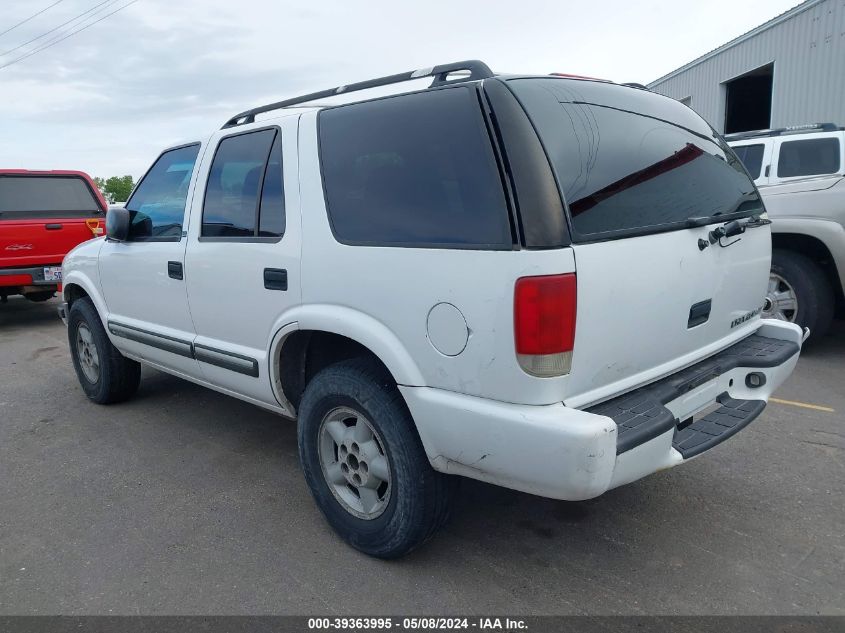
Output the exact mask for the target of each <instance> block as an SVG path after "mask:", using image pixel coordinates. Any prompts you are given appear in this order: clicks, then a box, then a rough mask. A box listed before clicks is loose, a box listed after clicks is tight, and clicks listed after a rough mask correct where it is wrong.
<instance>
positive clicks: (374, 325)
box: [269, 305, 425, 411]
mask: <svg viewBox="0 0 845 633" xmlns="http://www.w3.org/2000/svg"><path fill="white" fill-rule="evenodd" d="M291 319H295V320H291ZM287 321H288V322H287V324H286V325H284V326H281V327H279V328H278V329H277V331H276V335H275V336H274V338H273V341H272V343H271V347H270V354H269V361H270V367H269V373H270V377H271V380H272V383H273V390H274V392H275V394H276V397H277V399H278V400H279V402H280V403H281V404H282V406H285V407H290V408H291V410H292V411H295V410H296V408H297V407H298V405H299V397H300V396H301V395H302V391H303V390H304V389H305V386H306V385H307V384H308V381H309V380H310V379H311V377H313V375H314V374H315V373H316V372H317V371H319V370H320V369H321V368H322V367H325V366H327V365H329V364H332V363H334V362H338V361H340V360H345V359H347V358H352V357H355V356H361V355H369V356H371V357H372V358H374V359H375V360H377V361H378V362H379V363H380V364H381V365H382V366H383V367H384V369H385V371H386V372H387V373H389V374H390V376H391V377H392V378H393V381H394V382H395V383H396V384H397V385H413V386H421V385H424V384H425V383H424V380H423V376H422V373H421V372H420V369H419V367H418V366H417V364H416V363H415V362H414V360H413V358H412V357H411V355H410V354H409V353H408V351H407V350H406V349H405V347H404V345H403V344H402V343H401V341H400V340H399V338H398V337H397V336H396V335H395V334H394V333H393V332H391V331H390V330H389V329H388V328H387V326H385V325H384V324H383V323H381V322H379V321H378V320H376V319H374V318H373V317H371V316H369V315H367V314H364V313H362V312H359V311H357V310H353V309H351V308H346V307H343V306H327V305H312V306H308V307H307V308H305V309H303V310H297V311H295V313H291V314H289V315H288V318H287Z"/></svg>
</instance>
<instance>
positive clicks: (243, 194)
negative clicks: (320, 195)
mask: <svg viewBox="0 0 845 633" xmlns="http://www.w3.org/2000/svg"><path fill="white" fill-rule="evenodd" d="M283 232H284V191H283V187H282V164H281V136H280V134H279V133H278V132H277V130H276V129H275V128H274V129H267V130H259V131H257V132H247V133H245V134H238V135H235V136H228V137H226V138H224V139H223V140H221V141H220V145H219V146H218V147H217V153H216V154H215V156H214V161H213V162H212V163H211V170H210V172H209V175H208V184H207V185H206V190H205V202H204V204H203V212H202V233H201V235H202V236H203V237H223V238H253V237H280V236H281V235H282V233H283Z"/></svg>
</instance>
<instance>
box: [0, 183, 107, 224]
mask: <svg viewBox="0 0 845 633" xmlns="http://www.w3.org/2000/svg"><path fill="white" fill-rule="evenodd" d="M100 213H102V209H100V205H99V204H98V203H97V199H96V198H95V197H94V193H93V192H92V191H91V189H90V188H89V187H88V185H87V184H86V183H85V181H84V180H83V179H82V178H79V177H77V176H0V219H5V220H8V219H14V218H17V219H35V218H56V217H76V216H90V215H95V214H100Z"/></svg>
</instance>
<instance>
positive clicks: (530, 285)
mask: <svg viewBox="0 0 845 633" xmlns="http://www.w3.org/2000/svg"><path fill="white" fill-rule="evenodd" d="M576 297H577V285H576V280H575V273H567V274H565V275H542V276H538V277H520V278H519V279H517V280H516V286H515V287H514V307H513V325H514V340H515V342H516V357H517V360H518V361H519V365H520V367H522V369H523V370H525V371H526V372H527V373H529V374H531V375H532V376H540V377H543V378H546V377H550V376H562V375H564V374H568V373H569V369H570V367H571V365H572V349H573V347H574V344H575V315H576Z"/></svg>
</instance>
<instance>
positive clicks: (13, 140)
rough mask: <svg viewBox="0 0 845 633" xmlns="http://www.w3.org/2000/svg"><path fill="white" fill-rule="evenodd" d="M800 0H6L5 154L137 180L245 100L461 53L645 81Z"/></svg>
mask: <svg viewBox="0 0 845 633" xmlns="http://www.w3.org/2000/svg"><path fill="white" fill-rule="evenodd" d="M54 3H55V6H51V5H53V4H54ZM130 3H131V4H130ZM796 3H797V0H708V1H707V2H701V1H700V0H695V1H692V0H674V1H671V0H639V1H638V2H631V1H630V0H596V1H593V2H584V1H569V0H557V1H546V0H519V1H513V0H511V1H508V2H505V1H502V0H487V1H484V2H480V1H475V0H465V1H464V0H452V1H451V2H445V1H442V0H426V1H425V2H411V1H403V0H393V1H390V2H387V1H383V0H369V1H366V2H365V1H356V0H345V1H344V0H318V1H312V2H286V1H284V0H275V1H273V0H239V1H236V2H233V1H232V0H135V1H134V2H133V1H132V0H58V2H56V0H0V167H3V168H25V169H81V170H83V171H86V172H88V173H90V174H91V175H92V176H101V177H109V176H118V175H124V174H130V175H132V176H134V177H135V178H136V179H137V178H138V177H139V176H141V175H143V173H144V172H145V171H146V169H147V167H148V166H149V164H150V163H151V162H152V161H153V160H154V159H155V158H156V156H158V154H159V153H160V152H161V150H162V149H164V148H165V147H168V146H172V145H175V144H178V143H180V142H187V141H194V140H197V139H200V138H205V137H208V136H209V135H210V134H211V133H212V132H214V131H215V130H216V129H218V128H219V127H220V126H221V125H222V124H223V122H224V121H225V120H226V119H228V118H229V117H231V116H232V115H234V114H236V113H237V112H240V111H242V110H245V109H248V108H250V107H254V106H257V105H262V104H264V103H269V102H272V101H277V100H279V99H283V98H285V97H290V96H295V95H298V94H304V93H307V92H311V91H314V90H320V89H323V88H329V87H332V86H336V85H341V84H346V83H351V82H354V81H361V80H364V79H369V78H372V77H378V76H381V75H388V74H393V73H397V72H402V71H405V70H412V69H415V68H424V67H429V66H433V65H435V64H438V63H445V62H451V61H458V60H464V59H481V60H483V61H485V62H486V63H487V64H488V65H489V66H490V67H491V68H493V70H494V71H497V72H513V73H535V74H547V73H550V72H566V73H573V74H580V75H588V76H592V77H600V78H604V79H611V80H613V81H619V82H627V81H634V82H639V83H648V82H650V81H652V80H654V79H656V78H658V77H660V76H662V75H664V74H666V73H668V72H670V71H672V70H674V69H675V68H677V67H679V66H682V65H683V64H685V63H687V62H689V61H691V60H693V59H695V58H696V57H698V56H700V55H702V54H704V53H706V52H707V51H709V50H712V49H713V48H716V47H717V46H720V45H721V44H724V43H725V42H727V41H729V40H731V39H733V38H734V37H736V36H738V35H740V34H742V33H744V32H746V31H748V30H750V29H752V28H754V27H755V26H757V25H759V24H762V23H763V22H765V21H766V20H769V19H771V18H773V17H774V16H776V15H778V14H780V13H782V12H783V11H786V10H787V9H789V8H791V7H792V6H794V5H795V4H796ZM47 7H49V8H47ZM121 7H125V8H121ZM45 8H47V10H45V11H44V12H43V13H40V14H39V15H37V16H36V17H34V18H32V19H30V20H28V21H27V22H25V23H24V24H21V25H20V26H17V27H15V28H12V29H11V30H8V32H6V33H3V31H7V29H9V28H10V27H13V26H15V25H16V24H18V23H19V22H21V21H23V20H25V19H27V18H29V17H30V16H33V15H34V14H35V13H37V12H39V11H41V10H42V9H45ZM85 12H88V13H85ZM112 12H114V13H113V15H108V14H110V13H112ZM83 13H85V14H84V15H82V14H83ZM78 16H81V17H79V19H77V20H75V21H72V22H70V23H69V24H67V25H66V26H63V27H61V26H60V25H61V24H62V23H64V22H67V21H69V20H72V19H73V18H76V17H78ZM101 18H103V19H102V20H101V21H99V22H97V23H94V22H95V20H100V19H101ZM87 25H91V26H89V27H88V28H85V30H81V31H79V32H78V33H76V34H74V35H70V36H69V37H67V38H66V39H64V40H63V41H59V42H57V43H56V44H54V45H53V46H50V47H49V48H45V49H44V50H43V51H41V52H37V53H35V54H33V55H31V56H29V57H27V58H26V59H21V58H22V57H23V56H25V55H28V54H29V53H31V52H33V51H35V50H37V48H38V47H39V46H45V45H46V44H49V43H50V42H52V41H56V40H58V39H59V38H63V37H65V36H66V35H69V34H70V33H71V32H72V30H76V29H81V28H82V27H86V26H87ZM57 27H58V28H57ZM51 29H56V30H55V31H53V32H51V33H50V34H48V35H46V36H45V37H42V38H40V39H36V40H35V41H33V42H32V43H30V44H26V42H27V41H29V40H31V39H34V38H37V37H38V36H40V35H42V34H44V33H46V32H47V31H50V30H51ZM24 44H26V45H24ZM11 49H16V50H11ZM18 60H19V61H18Z"/></svg>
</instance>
